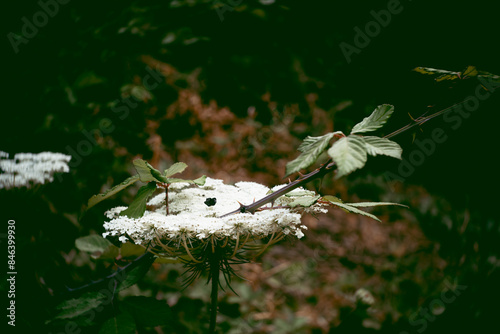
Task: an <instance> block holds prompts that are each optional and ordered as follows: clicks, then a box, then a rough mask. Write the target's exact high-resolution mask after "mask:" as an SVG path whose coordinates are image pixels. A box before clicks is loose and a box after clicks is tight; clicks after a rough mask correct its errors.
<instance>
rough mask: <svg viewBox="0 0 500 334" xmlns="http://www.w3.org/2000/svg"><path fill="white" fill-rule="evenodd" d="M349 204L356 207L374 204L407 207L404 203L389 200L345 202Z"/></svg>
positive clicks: (372, 205)
mask: <svg viewBox="0 0 500 334" xmlns="http://www.w3.org/2000/svg"><path fill="white" fill-rule="evenodd" d="M345 204H347V205H350V206H354V207H358V208H370V207H374V206H381V205H397V206H402V207H405V208H407V207H408V206H407V205H404V204H399V203H391V202H360V203H345Z"/></svg>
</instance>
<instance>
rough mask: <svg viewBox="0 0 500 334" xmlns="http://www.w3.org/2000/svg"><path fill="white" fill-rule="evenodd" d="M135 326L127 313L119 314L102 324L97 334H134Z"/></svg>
mask: <svg viewBox="0 0 500 334" xmlns="http://www.w3.org/2000/svg"><path fill="white" fill-rule="evenodd" d="M135 333H136V325H135V321H134V318H133V317H132V315H131V314H130V313H128V312H121V313H120V314H118V315H117V316H115V317H112V318H110V319H108V320H106V321H105V322H104V324H102V327H101V329H100V330H99V334H135Z"/></svg>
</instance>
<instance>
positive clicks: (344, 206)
mask: <svg viewBox="0 0 500 334" xmlns="http://www.w3.org/2000/svg"><path fill="white" fill-rule="evenodd" d="M327 197H328V196H325V197H323V199H326V200H327V201H328V202H330V203H332V205H335V206H338V207H339V208H342V209H345V210H347V211H349V212H351V213H356V214H358V215H363V216H367V217H370V218H372V219H375V220H376V221H378V222H381V220H380V219H378V218H377V217H376V216H374V215H372V214H371V213H368V212H365V211H363V210H360V209H358V208H356V207H354V206H351V205H349V204H346V203H341V202H335V201H330V200H328V199H327Z"/></svg>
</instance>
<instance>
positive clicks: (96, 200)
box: [87, 175, 139, 210]
mask: <svg viewBox="0 0 500 334" xmlns="http://www.w3.org/2000/svg"><path fill="white" fill-rule="evenodd" d="M137 181H139V175H134V176H131V177H129V178H128V179H126V180H125V181H123V182H122V183H120V184H118V185H116V186H114V187H113V188H111V189H109V190H107V191H105V192H104V193H102V194H99V195H94V196H92V197H91V198H90V199H89V202H88V204H87V210H88V209H90V208H91V207H93V206H94V205H96V204H97V203H99V202H100V201H102V200H104V199H106V198H108V197H111V196H113V195H114V194H116V193H117V192H119V191H121V190H123V189H125V188H127V187H128V186H130V185H131V184H134V183H135V182H137Z"/></svg>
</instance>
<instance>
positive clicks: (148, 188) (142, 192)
mask: <svg viewBox="0 0 500 334" xmlns="http://www.w3.org/2000/svg"><path fill="white" fill-rule="evenodd" d="M155 190H156V183H155V182H149V183H148V184H147V185H145V186H143V187H141V188H140V189H139V191H138V192H137V195H136V196H135V198H134V200H133V201H132V203H130V205H129V207H128V208H127V209H125V210H123V211H122V212H120V216H127V217H129V218H140V217H142V216H143V215H144V212H145V211H146V203H147V202H148V200H149V198H150V197H151V195H153V192H154V191H155Z"/></svg>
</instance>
